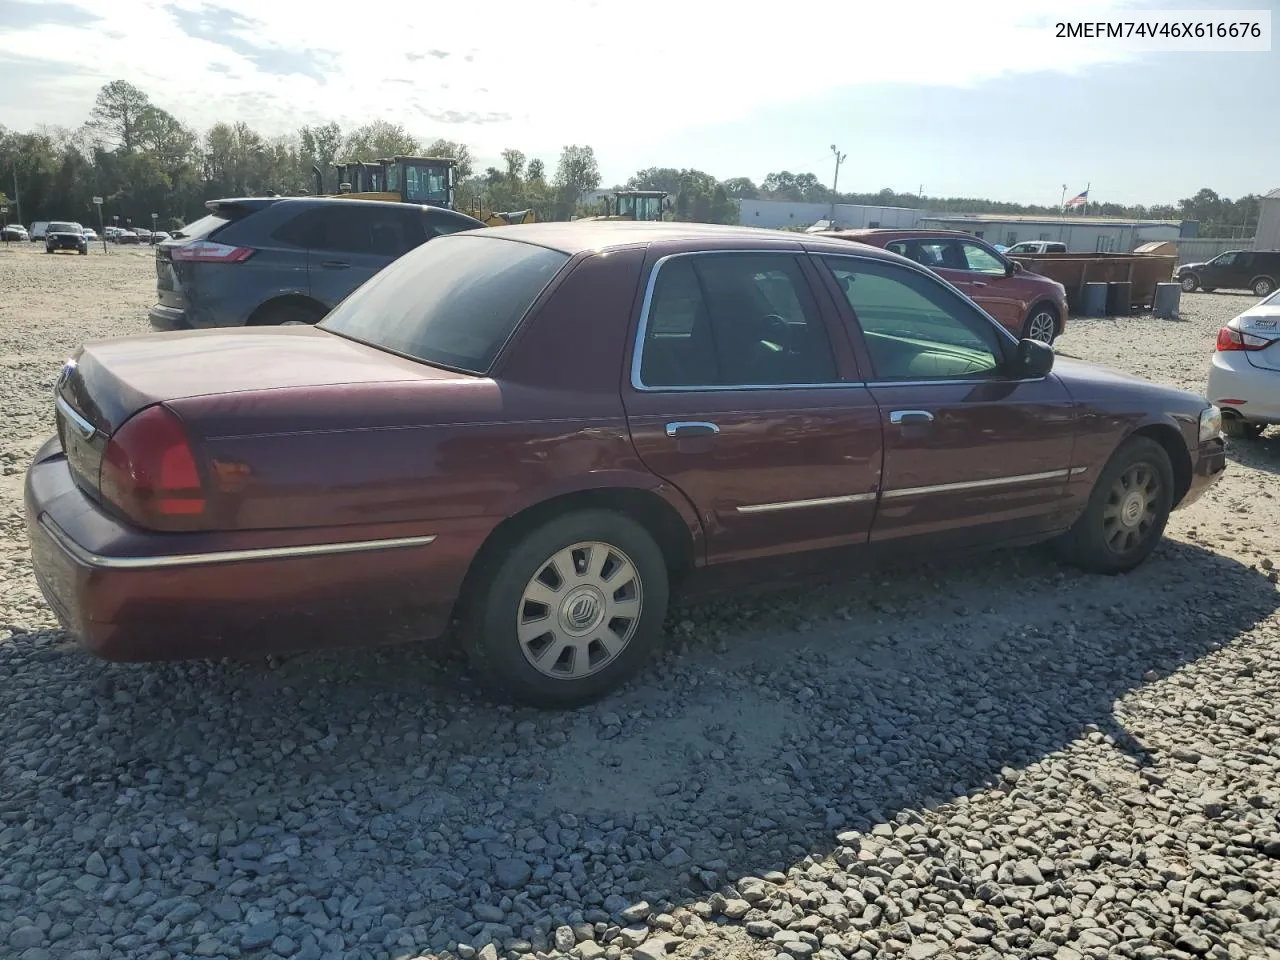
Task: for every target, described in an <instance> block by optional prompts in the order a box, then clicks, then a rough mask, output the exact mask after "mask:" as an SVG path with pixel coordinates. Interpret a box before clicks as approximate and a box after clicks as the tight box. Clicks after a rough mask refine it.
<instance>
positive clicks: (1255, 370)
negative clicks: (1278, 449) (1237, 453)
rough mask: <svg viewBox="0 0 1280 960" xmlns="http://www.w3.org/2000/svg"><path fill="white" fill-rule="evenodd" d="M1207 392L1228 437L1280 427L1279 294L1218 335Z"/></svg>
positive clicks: (1254, 308)
mask: <svg viewBox="0 0 1280 960" xmlns="http://www.w3.org/2000/svg"><path fill="white" fill-rule="evenodd" d="M1207 392H1208V395H1209V401H1210V402H1211V403H1215V404H1217V405H1218V406H1219V407H1220V408H1221V409H1222V432H1223V433H1225V434H1226V435H1227V436H1229V437H1256V436H1258V435H1259V434H1260V433H1262V431H1263V430H1265V429H1266V427H1267V424H1271V423H1280V290H1277V291H1276V292H1275V293H1273V294H1271V296H1269V297H1266V298H1265V299H1263V300H1261V301H1260V302H1258V303H1256V304H1254V305H1253V306H1252V307H1250V308H1249V309H1248V310H1246V311H1245V312H1244V313H1242V314H1240V315H1239V316H1238V317H1236V318H1234V319H1233V320H1231V321H1230V322H1229V323H1228V324H1227V325H1226V326H1225V327H1223V328H1222V329H1221V330H1219V331H1218V343H1217V347H1216V349H1215V350H1214V352H1213V361H1212V363H1211V364H1210V366H1209V389H1208V391H1207Z"/></svg>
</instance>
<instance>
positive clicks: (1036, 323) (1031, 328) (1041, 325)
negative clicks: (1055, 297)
mask: <svg viewBox="0 0 1280 960" xmlns="http://www.w3.org/2000/svg"><path fill="white" fill-rule="evenodd" d="M1061 319H1062V318H1061V317H1059V316H1058V310H1057V308H1056V307H1054V306H1053V305H1052V304H1048V303H1037V304H1036V305H1035V306H1034V307H1032V308H1031V310H1030V311H1028V313H1027V322H1026V323H1025V324H1023V325H1022V334H1021V336H1022V337H1023V338H1025V339H1031V340H1039V341H1040V342H1041V343H1047V344H1050V345H1052V344H1053V341H1055V340H1057V339H1058V331H1059V330H1061V329H1062V327H1061ZM1047 323H1052V325H1053V326H1052V328H1051V330H1052V332H1050V333H1048V334H1047V336H1048V339H1047V340H1046V339H1045V333H1044V331H1045V325H1046V324H1047Z"/></svg>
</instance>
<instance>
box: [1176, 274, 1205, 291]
mask: <svg viewBox="0 0 1280 960" xmlns="http://www.w3.org/2000/svg"><path fill="white" fill-rule="evenodd" d="M1178 282H1179V283H1180V284H1182V292H1183V293H1195V292H1196V287H1198V286H1200V278H1199V277H1197V276H1196V275H1195V274H1194V273H1188V274H1187V275H1186V276H1184V277H1183V278H1182V279H1181V280H1179V281H1178Z"/></svg>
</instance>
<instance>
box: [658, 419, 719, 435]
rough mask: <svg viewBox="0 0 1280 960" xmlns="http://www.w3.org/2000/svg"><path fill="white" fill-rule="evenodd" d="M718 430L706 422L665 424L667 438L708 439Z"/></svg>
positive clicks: (690, 421)
mask: <svg viewBox="0 0 1280 960" xmlns="http://www.w3.org/2000/svg"><path fill="white" fill-rule="evenodd" d="M719 432H720V428H719V427H717V426H716V425H715V424H714V423H710V422H709V421H707V420H672V421H671V422H670V423H668V424H667V436H668V437H710V436H714V435H715V434H717V433H719Z"/></svg>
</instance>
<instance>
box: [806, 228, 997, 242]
mask: <svg viewBox="0 0 1280 960" xmlns="http://www.w3.org/2000/svg"><path fill="white" fill-rule="evenodd" d="M817 236H821V237H839V238H841V239H843V240H867V239H871V238H880V237H901V238H903V239H911V238H926V237H945V238H950V237H963V238H966V239H969V240H980V239H981V238H980V237H975V236H974V235H973V234H971V233H965V232H964V231H963V230H925V229H922V228H920V227H903V228H902V229H900V230H899V229H895V228H894V227H869V228H863V229H856V230H823V231H821V232H820V233H819V234H817Z"/></svg>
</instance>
